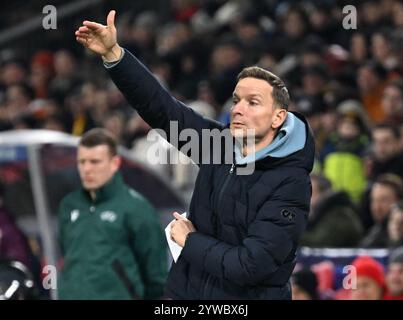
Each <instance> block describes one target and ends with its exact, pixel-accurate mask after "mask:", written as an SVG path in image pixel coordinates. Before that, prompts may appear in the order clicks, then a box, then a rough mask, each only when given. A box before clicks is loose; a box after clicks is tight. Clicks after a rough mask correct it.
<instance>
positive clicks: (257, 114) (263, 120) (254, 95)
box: [230, 78, 284, 149]
mask: <svg viewBox="0 0 403 320" xmlns="http://www.w3.org/2000/svg"><path fill="white" fill-rule="evenodd" d="M272 91H273V88H272V86H271V85H270V84H269V83H267V82H266V81H265V80H261V79H256V78H244V79H241V80H240V81H239V82H238V84H237V85H236V87H235V91H234V95H233V102H234V104H233V106H232V109H231V123H230V129H231V133H232V135H233V136H235V137H241V136H242V137H246V136H247V132H246V130H247V129H254V130H255V144H256V146H258V145H262V146H265V145H268V144H269V143H270V142H271V141H272V139H273V137H274V134H275V129H276V128H277V127H279V126H280V125H281V124H282V122H281V123H280V124H278V120H276V111H278V110H280V109H275V108H274V106H273V98H272ZM282 110H284V109H282ZM240 133H241V134H240ZM257 149H258V148H257Z"/></svg>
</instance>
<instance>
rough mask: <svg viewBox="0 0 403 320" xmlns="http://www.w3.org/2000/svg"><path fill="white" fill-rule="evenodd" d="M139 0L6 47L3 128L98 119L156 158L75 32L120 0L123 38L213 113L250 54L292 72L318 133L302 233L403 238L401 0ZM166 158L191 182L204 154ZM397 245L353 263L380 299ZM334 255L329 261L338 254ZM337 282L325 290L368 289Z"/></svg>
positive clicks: (296, 106)
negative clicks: (350, 18) (179, 161)
mask: <svg viewBox="0 0 403 320" xmlns="http://www.w3.org/2000/svg"><path fill="white" fill-rule="evenodd" d="M39 2H40V1H38V5H37V6H36V7H35V6H34V5H31V6H29V5H27V6H24V10H17V11H13V13H12V14H9V13H7V17H4V19H3V18H2V19H1V24H2V25H1V28H2V29H3V30H4V29H5V28H7V27H10V26H12V25H14V24H16V23H18V21H21V20H18V19H21V18H23V19H27V18H28V17H31V16H35V15H38V14H41V8H40V5H39ZM130 2H131V1H120V2H119V3H118V4H115V3H112V1H103V2H102V3H101V5H99V6H97V9H94V10H92V9H86V10H85V11H84V12H80V13H79V14H78V15H76V16H74V17H72V18H69V19H68V21H61V22H60V24H59V25H58V30H49V31H44V30H43V29H41V30H38V31H35V32H34V34H32V35H30V36H29V38H30V39H22V40H21V39H20V40H18V41H15V43H13V44H12V45H11V46H10V45H9V46H7V47H3V48H1V50H0V63H1V69H0V130H1V131H5V130H14V129H50V130H58V131H63V132H67V133H70V134H73V135H77V136H80V135H82V134H83V133H84V132H85V131H87V130H89V129H91V128H93V127H98V126H101V127H105V128H107V129H109V130H110V131H111V132H112V133H113V134H114V135H116V137H117V138H118V139H119V142H120V143H121V144H122V145H124V146H126V147H127V148H128V149H130V150H131V152H132V153H133V154H134V155H136V156H137V157H139V158H143V160H144V161H147V159H146V158H145V155H146V153H147V152H146V150H147V146H149V143H148V142H147V139H146V136H147V133H148V131H149V130H150V128H149V126H148V125H147V124H146V123H145V122H144V121H143V120H142V119H141V118H140V117H139V116H138V115H137V114H136V112H135V111H134V110H133V109H132V108H131V107H130V106H128V104H127V102H126V101H125V99H124V98H123V96H122V95H121V93H120V92H119V91H118V90H117V88H116V87H115V86H114V84H113V83H112V82H111V81H110V80H109V78H108V77H107V75H106V73H105V72H104V70H103V66H102V63H101V61H100V59H99V58H98V57H95V56H93V55H91V54H90V53H88V52H86V51H85V50H83V49H82V48H81V46H80V45H79V44H77V43H76V42H75V38H74V30H75V29H76V28H77V26H79V25H80V23H81V22H82V20H83V19H89V20H93V21H97V22H102V23H105V21H104V20H105V17H106V13H107V11H108V10H109V9H116V10H117V29H118V37H119V38H118V41H119V44H120V45H121V46H122V47H124V48H127V49H128V50H129V51H131V52H132V53H134V54H135V55H136V56H137V57H138V58H139V59H140V60H141V61H143V62H144V63H145V64H146V65H147V66H148V67H149V68H150V70H151V71H152V72H153V73H154V75H155V76H156V77H157V79H158V80H159V81H160V82H161V84H163V85H164V86H165V87H166V88H168V89H169V90H170V92H172V93H173V94H174V96H175V97H177V98H178V99H179V100H181V101H183V102H185V103H186V104H187V105H188V106H190V107H191V108H193V109H194V110H196V111H197V112H200V113H202V114H203V115H205V116H206V117H210V118H215V119H217V120H218V121H221V122H224V123H225V122H228V121H229V110H230V108H231V105H232V91H233V88H234V87H235V83H236V76H237V74H238V73H239V72H240V71H241V70H242V68H244V67H245V66H250V65H258V66H261V67H263V68H266V69H268V70H270V71H272V72H273V73H275V74H277V75H279V76H280V77H281V78H282V79H283V80H284V81H285V83H286V85H287V87H288V90H289V92H290V95H291V99H292V105H291V107H290V109H291V110H294V111H297V112H300V113H302V114H304V115H305V116H306V117H307V118H308V121H309V123H310V125H311V127H312V130H313V132H314V135H315V139H316V151H317V154H316V165H315V169H314V172H313V174H312V188H313V195H312V202H311V214H310V217H309V225H308V229H307V231H306V233H305V235H304V237H303V239H302V240H301V245H302V246H308V247H315V248H388V249H390V250H393V249H396V248H399V247H400V249H402V246H403V202H402V201H403V180H402V179H403V3H402V2H401V1H398V0H365V1H359V2H356V3H354V2H355V1H337V0H323V1H319V0H317V1H315V0H312V1H291V0H290V1H275V0H254V1H246V0H245V1H242V0H229V1H223V0H204V1H203V0H171V1H156V2H155V3H153V4H145V3H143V1H139V2H141V3H142V4H139V3H137V4H132V3H130ZM18 3H20V1H16V2H15V3H14V4H13V5H14V6H16V7H17V6H18ZM55 3H56V7H57V8H58V6H57V3H58V2H57V1H56V2H55ZM349 4H353V5H355V7H356V12H357V18H358V19H357V28H356V29H348V30H346V29H345V28H343V18H344V16H345V15H343V11H342V9H343V7H344V6H345V5H349ZM60 6H62V2H60ZM6 11H7V10H6ZM4 14H5V13H4V12H3V13H2V15H4ZM24 17H25V18H24ZM33 41H34V42H35V43H34V44H33V43H32V42H33ZM27 44H29V46H28V45H27ZM167 148H169V146H167ZM157 170H158V172H159V174H161V175H165V176H166V177H168V178H169V179H170V180H171V181H173V184H175V186H176V187H178V188H180V189H181V190H183V191H184V192H191V190H192V186H193V183H194V179H195V175H196V172H197V169H196V168H195V167H191V166H186V167H185V168H184V167H182V168H181V169H180V170H179V169H178V167H174V166H170V165H162V166H161V167H160V168H158V169H157ZM0 240H1V237H0ZM0 244H1V242H0ZM0 247H1V246H0ZM1 248H2V247H1ZM390 259H391V260H389V261H390V262H388V263H387V265H386V266H385V265H382V264H379V262H377V261H375V260H373V261H372V260H371V258H369V257H363V258H361V259H360V258H359V259H358V261H354V263H353V264H354V265H356V266H357V274H358V275H364V276H365V277H366V278H368V279H370V280H371V281H372V282H370V284H362V283H361V282H360V281H358V284H360V285H361V287H365V288H367V289H368V287H371V285H374V286H377V287H379V288H381V290H380V291H379V290H378V291H379V292H382V293H379V292H378V294H376V295H373V296H371V297H372V298H373V299H375V298H376V299H382V298H384V297H385V295H386V296H388V297H389V298H390V297H393V296H395V297H398V296H400V298H403V253H402V252H400V255H399V252H398V253H396V255H395V256H393V257H390ZM384 267H387V269H385V270H384ZM313 269H314V268H313ZM324 269H326V271H324V273H326V272H330V274H331V272H332V271H331V268H330V267H329V268H328V267H326V268H324ZM321 270H322V273H321V274H322V275H323V274H324V273H323V268H322V269H321ZM368 270H369V271H368ZM385 274H386V278H385ZM312 277H313V278H312ZM330 277H331V276H330ZM325 278H326V277H325ZM301 279H303V280H301ZM327 279H328V280H329V277H328V278H327ZM385 279H386V280H385ZM328 280H323V277H322V276H321V277H318V272H316V273H315V272H312V271H309V270H307V269H304V268H303V269H301V270H299V271H297V273H296V275H295V277H294V283H300V287H298V288H297V289H298V290H300V291H304V290H305V291H306V292H311V293H312V292H313V294H312V295H311V297H312V298H314V299H319V298H323V297H324V295H323V292H322V293H321V292H318V291H317V289H318V288H322V289H325V288H326V289H332V284H330V285H326V284H324V283H326V281H327V282H329V281H328ZM304 281H305V282H304ZM301 283H302V284H301ZM303 283H305V286H304V285H303ZM306 283H308V285H306ZM315 283H316V284H315ZM387 287H388V289H386V288H387ZM312 288H315V290H313V289H312ZM396 288H398V289H396ZM333 289H334V288H333ZM368 290H370V289H368ZM374 290H375V289H374ZM322 291H324V290H322ZM375 291H376V290H375ZM335 292H336V291H335ZM335 292H333V293H332V294H327V296H326V297H327V298H352V299H354V298H358V299H363V298H365V297H367V296H366V295H365V294H364V295H358V297H354V294H351V296H350V295H347V294H344V293H343V292H341V293H340V292H338V293H337V292H336V293H335ZM294 293H295V294H294V296H296V297H299V294H298V292H294ZM308 296H309V295H308ZM302 297H304V296H302Z"/></svg>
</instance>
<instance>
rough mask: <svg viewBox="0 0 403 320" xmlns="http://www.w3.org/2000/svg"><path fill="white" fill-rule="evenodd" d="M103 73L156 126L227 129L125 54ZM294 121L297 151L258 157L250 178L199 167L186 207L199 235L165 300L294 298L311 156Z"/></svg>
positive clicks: (174, 272) (221, 167) (309, 143)
mask: <svg viewBox="0 0 403 320" xmlns="http://www.w3.org/2000/svg"><path fill="white" fill-rule="evenodd" d="M108 71H109V73H110V76H111V77H112V79H113V81H114V82H115V84H116V85H117V86H118V88H119V89H120V90H121V91H122V92H123V94H124V95H125V97H126V98H127V99H128V101H129V102H130V104H131V105H132V106H133V107H134V108H136V109H137V110H138V112H139V114H140V115H141V116H142V117H143V118H144V120H145V121H146V122H148V123H149V124H150V125H151V126H152V127H153V128H161V129H163V130H165V132H169V121H170V120H176V121H178V127H179V131H180V130H182V129H185V128H192V129H195V130H197V132H198V133H199V137H200V136H201V130H202V129H214V128H217V129H219V130H222V129H223V128H224V127H223V125H222V124H220V123H218V122H215V121H213V120H209V119H205V118H203V117H202V116H200V115H199V114H196V113H195V112H194V111H192V110H191V109H189V108H188V107H186V106H185V105H184V104H182V103H181V102H179V101H177V100H175V99H174V98H173V97H171V95H170V94H169V93H168V92H167V91H166V90H165V89H163V88H162V87H161V86H160V85H159V84H158V82H157V81H156V79H155V78H154V77H153V76H152V75H151V74H150V73H149V71H147V69H146V68H145V67H144V66H143V65H142V64H141V63H140V62H139V61H138V60H137V59H136V58H135V57H133V56H132V55H131V54H130V53H129V52H128V51H126V52H125V55H124V57H123V59H122V60H121V61H120V62H119V63H118V64H117V65H115V66H114V67H112V68H110V69H108ZM296 115H297V114H296ZM297 117H299V118H300V119H301V120H302V121H304V123H305V127H306V136H307V139H306V142H305V146H304V148H303V149H301V150H300V151H297V152H295V153H293V154H291V155H289V156H287V157H285V158H273V157H266V158H263V159H262V160H259V161H257V162H256V163H255V170H254V172H253V174H251V175H237V174H236V172H237V171H236V170H231V167H233V166H232V165H231V164H201V165H200V171H199V174H198V177H197V181H196V185H195V190H194V193H193V197H192V201H191V204H190V210H189V219H190V220H191V221H192V223H193V224H194V226H195V228H196V230H197V232H194V233H191V234H190V235H189V236H188V239H187V240H186V243H185V246H184V248H183V251H182V254H181V256H180V257H179V259H178V261H177V263H173V265H172V268H171V270H170V274H169V277H168V283H167V295H168V296H169V297H171V298H173V299H290V298H291V292H290V286H289V278H290V275H291V273H292V271H293V269H294V266H295V256H296V250H297V244H298V241H299V239H300V237H301V235H302V233H303V231H304V229H305V226H306V223H307V215H308V212H309V203H310V197H311V184H310V179H309V172H310V171H311V169H312V165H313V158H314V141H313V138H312V135H311V133H310V130H309V126H308V124H307V123H306V121H305V119H303V117H302V116H300V115H297ZM170 138H171V137H169V135H168V140H169V139H170ZM172 138H174V137H172ZM172 140H173V139H172ZM170 142H171V143H172V142H173V141H170ZM185 143H186V142H182V143H181V142H179V143H178V144H179V145H178V147H179V148H180V147H181V146H182V145H183V144H185ZM174 144H175V143H174ZM194 160H196V161H197V160H200V159H194ZM232 169H234V168H232ZM235 169H236V168H235Z"/></svg>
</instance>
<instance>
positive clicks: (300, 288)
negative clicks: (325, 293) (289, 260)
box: [291, 268, 319, 300]
mask: <svg viewBox="0 0 403 320" xmlns="http://www.w3.org/2000/svg"><path fill="white" fill-rule="evenodd" d="M291 288H292V300H319V295H318V280H317V278H316V274H315V273H314V272H313V271H311V270H310V269H308V268H303V269H301V270H298V271H296V272H294V273H293V275H292V276H291Z"/></svg>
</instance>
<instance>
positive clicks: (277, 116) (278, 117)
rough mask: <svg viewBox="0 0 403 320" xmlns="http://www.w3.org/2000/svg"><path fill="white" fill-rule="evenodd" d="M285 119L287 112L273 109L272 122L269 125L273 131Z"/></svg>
mask: <svg viewBox="0 0 403 320" xmlns="http://www.w3.org/2000/svg"><path fill="white" fill-rule="evenodd" d="M286 118H287V110H285V109H282V108H278V109H275V110H274V112H273V122H272V124H271V127H272V128H273V129H277V128H280V127H281V126H282V124H283V123H284V121H285V119H286Z"/></svg>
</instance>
